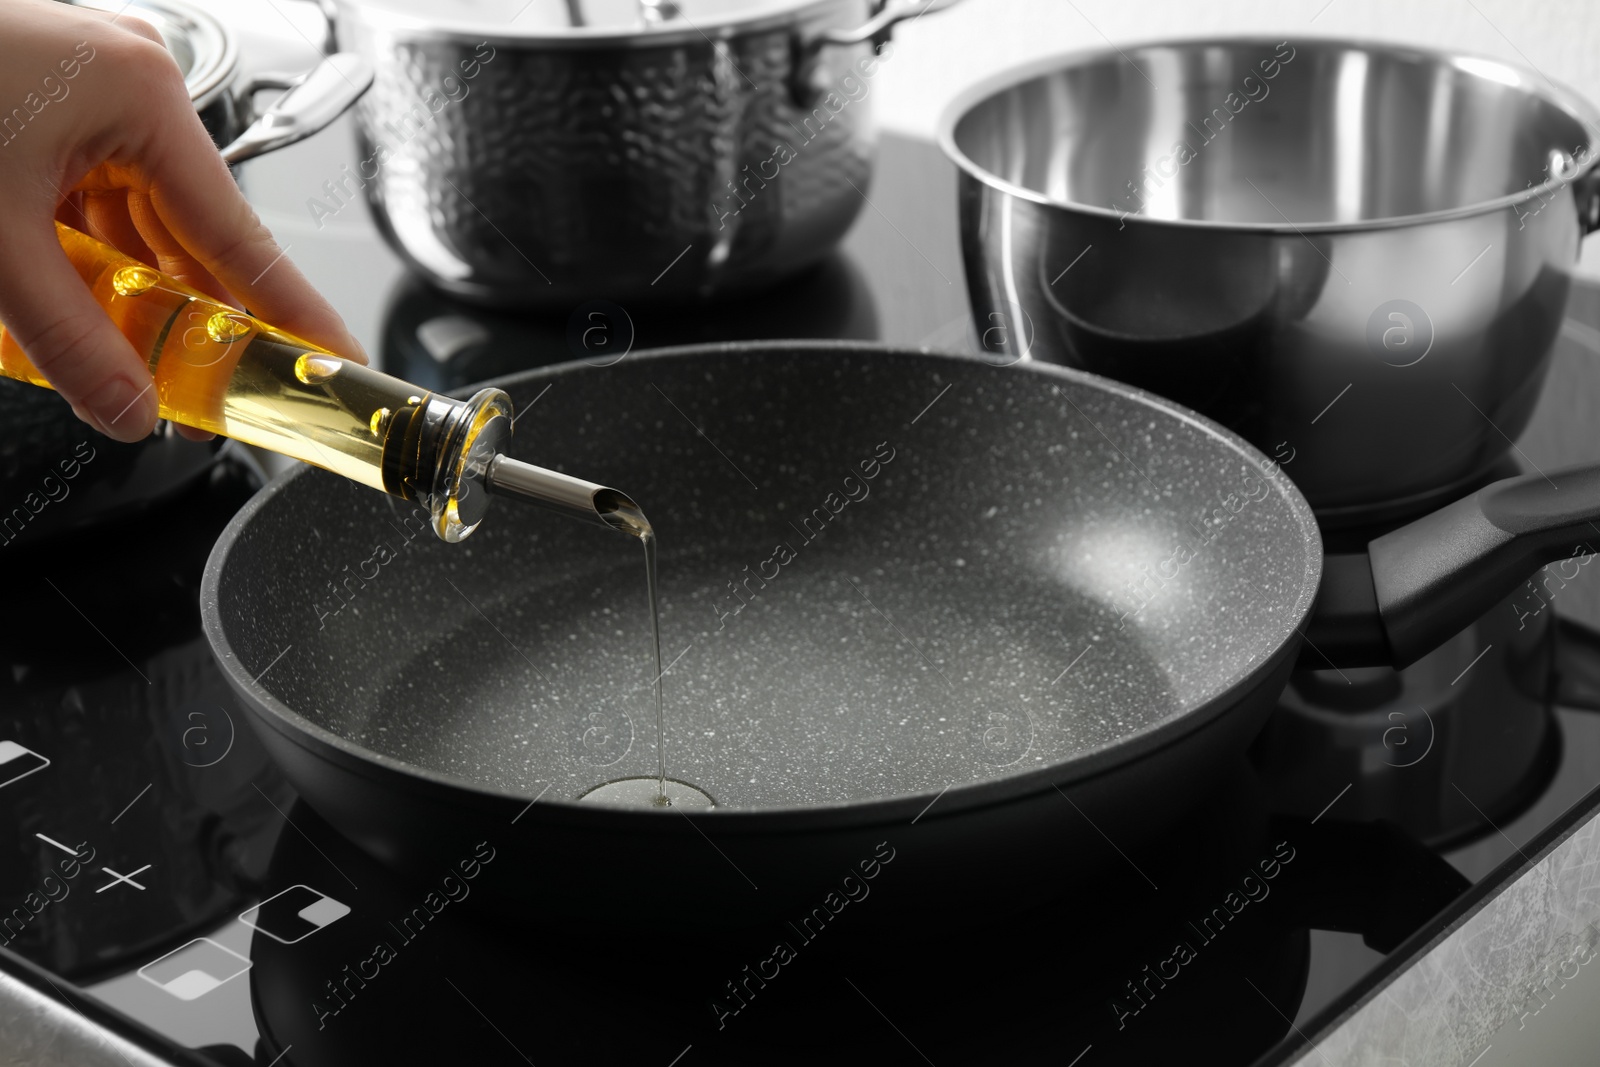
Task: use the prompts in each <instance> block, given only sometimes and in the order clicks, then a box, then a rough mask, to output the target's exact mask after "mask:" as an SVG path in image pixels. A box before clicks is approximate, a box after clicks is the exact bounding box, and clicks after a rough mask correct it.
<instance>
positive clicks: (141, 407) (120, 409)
mask: <svg viewBox="0 0 1600 1067" xmlns="http://www.w3.org/2000/svg"><path fill="white" fill-rule="evenodd" d="M85 406H86V407H88V409H89V414H91V415H93V416H94V419H95V421H96V422H98V423H99V424H100V430H101V432H102V433H104V434H105V435H106V436H107V437H112V438H115V439H116V440H118V441H137V440H139V439H140V438H142V437H145V436H147V435H148V434H149V433H150V430H151V428H152V427H153V426H154V425H155V421H156V407H157V405H156V397H155V383H154V382H148V383H146V384H145V385H143V386H138V385H134V384H133V383H132V382H130V381H128V380H127V379H126V378H113V379H112V380H111V381H109V382H106V383H105V384H104V385H102V386H101V387H100V388H99V389H96V390H95V391H94V393H93V394H92V395H90V397H89V399H88V401H87V402H86V405H85Z"/></svg>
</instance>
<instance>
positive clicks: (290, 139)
mask: <svg viewBox="0 0 1600 1067" xmlns="http://www.w3.org/2000/svg"><path fill="white" fill-rule="evenodd" d="M372 77H373V73H372V64H370V63H368V62H367V61H366V60H365V59H363V58H361V57H360V56H358V55H356V54H355V53H354V52H335V53H334V54H333V55H331V56H328V57H327V58H325V59H324V60H323V61H322V62H321V63H318V64H317V65H316V66H315V67H312V68H311V70H309V71H308V72H306V73H305V74H304V75H302V76H300V77H298V78H288V77H286V76H284V75H280V74H261V75H257V76H256V77H255V78H252V79H251V80H250V81H249V82H248V83H247V84H246V86H245V88H244V94H245V95H246V97H247V98H248V97H249V96H253V95H254V94H255V93H256V92H259V91H261V90H264V89H285V90H287V92H285V93H284V94H283V95H282V96H280V97H279V98H278V99H277V100H276V101H274V102H273V104H272V106H271V107H270V108H268V109H267V110H266V111H264V112H263V113H262V114H260V115H259V116H257V117H256V118H255V120H254V121H253V122H251V123H250V125H249V126H247V127H245V129H244V132H243V133H241V134H239V136H238V137H235V138H234V139H233V141H232V143H230V144H229V145H228V146H227V147H225V148H223V150H222V158H223V159H225V160H227V161H228V162H229V163H240V162H243V161H244V160H246V159H254V158H255V157H256V156H259V155H261V154H263V153H265V152H271V151H273V150H275V149H278V148H283V147H285V146H287V145H291V144H294V143H295V142H296V141H303V140H305V139H306V138H307V137H310V136H311V135H312V134H314V133H316V132H317V131H318V130H320V129H322V128H323V127H325V126H327V125H328V124H329V123H330V122H332V121H333V120H334V119H336V118H338V117H339V116H340V115H342V114H344V113H345V111H346V110H348V109H349V107H350V105H351V104H354V103H355V102H356V101H357V100H358V99H360V98H361V94H362V93H364V92H366V91H367V89H369V88H370V87H371V86H372Z"/></svg>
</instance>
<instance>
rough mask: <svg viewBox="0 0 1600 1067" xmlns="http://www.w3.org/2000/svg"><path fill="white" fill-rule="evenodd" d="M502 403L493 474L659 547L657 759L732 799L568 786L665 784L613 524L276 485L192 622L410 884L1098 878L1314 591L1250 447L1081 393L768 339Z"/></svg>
mask: <svg viewBox="0 0 1600 1067" xmlns="http://www.w3.org/2000/svg"><path fill="white" fill-rule="evenodd" d="M497 384H499V385H501V386H502V387H504V388H506V389H508V391H510V392H511V394H512V396H513V398H514V399H515V400H516V401H517V403H518V407H519V410H524V411H526V412H527V414H525V415H524V416H523V420H522V421H521V422H519V423H518V426H517V438H518V445H517V447H516V448H514V449H513V452H514V454H515V455H517V456H518V457H519V458H527V459H532V460H534V461H536V462H540V463H542V464H545V465H548V466H554V467H557V468H558V469H564V470H567V471H569V472H571V473H575V474H581V475H582V476H584V477H587V478H592V479H595V480H598V481H602V482H605V483H608V484H613V485H616V486H618V487H619V488H621V489H623V490H624V491H626V492H629V493H630V494H632V495H634V496H636V497H637V498H638V499H639V500H640V501H641V502H642V503H643V504H644V506H645V509H646V512H647V514H649V515H650V517H651V519H652V521H653V522H654V523H655V524H656V526H657V528H658V530H659V531H660V533H661V537H662V546H663V547H662V571H663V585H664V590H663V627H664V631H665V635H666V636H665V644H666V655H667V657H668V658H669V659H671V658H672V657H674V656H675V655H680V653H681V658H680V659H679V661H678V663H677V664H676V665H675V666H674V667H672V668H671V669H670V670H669V673H668V675H667V679H666V684H667V691H668V743H667V757H668V768H669V774H675V775H681V776H682V777H684V778H686V779H687V780H690V781H693V782H695V783H696V784H697V785H700V786H702V787H703V788H706V789H707V790H708V791H709V792H711V793H712V795H713V796H715V797H716V798H717V800H718V803H719V806H718V808H717V809H716V810H714V811H710V812H706V813H703V814H699V815H694V816H689V815H685V814H682V813H679V812H675V811H672V812H656V811H630V810H618V809H609V808H600V807H594V806H590V805H582V804H578V803H576V802H575V800H574V798H575V797H576V796H577V794H578V793H580V792H581V791H582V789H583V788H587V786H588V785H593V784H598V783H599V782H601V781H605V780H609V779H612V778H616V777H624V776H628V775H632V774H641V773H645V774H647V773H650V771H651V769H653V767H654V758H655V757H654V754H655V749H654V735H653V724H652V723H651V722H650V718H649V712H648V703H647V700H646V695H647V690H646V689H645V688H644V686H643V684H642V683H646V682H648V679H649V675H650V672H649V670H648V668H647V664H645V663H644V662H643V660H644V650H645V638H644V633H645V630H644V629H643V627H644V625H645V623H644V619H643V612H642V603H643V589H642V574H641V573H640V572H642V565H641V562H640V561H639V560H638V559H637V548H636V547H635V546H633V545H630V544H629V543H628V542H626V541H625V540H622V539H619V538H615V537H613V538H611V539H610V540H607V539H606V538H605V536H604V531H602V532H601V534H600V535H596V534H595V533H594V531H592V530H589V529H586V528H584V527H582V526H580V525H577V524H573V523H570V522H568V521H566V520H562V519H559V518H554V517H550V516H546V515H544V514H543V513H536V512H534V511H532V510H524V509H518V508H516V507H515V506H514V505H509V504H507V503H505V502H502V503H501V504H500V505H498V507H497V509H496V511H495V513H494V514H492V515H491V517H490V519H489V521H488V522H486V523H485V525H484V527H483V529H482V530H480V531H479V532H478V533H477V534H475V535H474V536H473V537H472V538H471V539H470V540H469V541H467V542H465V543H464V544H462V545H456V546H448V545H442V544H437V543H433V542H431V541H429V540H427V539H426V537H427V536H431V535H425V536H424V535H417V536H411V535H409V532H410V531H411V530H412V529H414V528H415V526H416V524H415V523H413V522H412V521H411V517H410V516H409V515H408V514H407V511H406V509H404V508H403V507H402V506H400V505H398V504H396V503H394V502H391V501H390V500H388V499H387V498H383V497H380V496H378V495H376V494H373V493H371V492H370V491H369V490H366V489H363V488H362V487H359V486H356V485H354V484H351V483H347V482H345V481H343V480H342V479H339V478H336V477H334V476H332V475H328V474H325V473H323V472H320V471H304V472H298V473H295V474H292V475H289V476H286V477H284V478H281V479H279V480H278V481H276V482H274V483H273V485H271V486H270V487H269V488H268V489H267V490H265V491H264V492H263V493H262V494H260V495H259V496H258V497H257V498H256V499H255V500H254V501H252V502H251V504H250V505H249V506H248V507H247V508H246V509H244V510H243V511H242V512H241V513H240V514H239V516H238V517H237V518H236V519H235V521H234V522H233V523H232V524H231V525H230V527H229V528H228V530H227V531H226V533H225V534H224V536H223V537H222V539H221V540H220V541H219V542H218V545H217V547H216V549H215V550H214V552H213V554H212V557H211V560H210V561H209V565H208V567H207V572H206V578H205V586H204V591H203V610H204V615H205V623H206V628H207V633H208V636H209V637H210V639H211V641H212V644H213V648H214V650H215V652H216V654H217V656H218V658H219V660H220V661H221V663H222V665H223V668H224V670H225V672H226V674H227V676H228V677H229V679H230V682H231V683H232V684H233V686H234V688H235V689H236V691H237V692H238V693H239V696H240V698H241V700H242V702H243V703H244V705H245V706H246V707H247V709H248V710H249V712H250V717H251V719H252V721H253V722H254V723H255V724H256V726H257V728H258V732H259V733H260V734H261V735H262V737H263V740H264V742H265V743H266V745H267V747H268V749H269V750H270V751H271V753H272V755H273V757H274V758H275V759H276V760H277V761H278V762H279V763H280V765H281V766H282V767H283V769H284V771H285V773H286V774H287V776H288V777H289V778H290V780H291V781H292V782H293V783H294V784H295V786H296V788H297V789H299V791H300V792H301V793H302V794H303V795H304V796H305V798H306V800H307V801H308V802H309V803H310V804H311V805H312V806H313V807H314V808H316V809H317V810H318V811H319V812H320V813H321V814H322V815H323V816H324V817H325V818H326V819H327V820H328V822H329V823H331V824H332V825H334V826H335V827H337V828H338V829H339V830H340V831H341V832H343V833H344V834H346V835H347V836H349V837H350V838H351V839H352V840H354V841H355V842H357V843H358V844H359V845H361V846H362V847H363V848H364V849H366V850H367V851H369V852H370V853H372V854H373V855H374V856H376V857H378V858H379V859H381V860H383V861H385V862H387V863H389V864H391V865H393V866H396V867H398V868H400V869H402V870H405V871H408V872H410V873H413V874H415V875H417V876H420V877H423V878H429V879H431V878H433V877H434V876H435V875H438V874H442V873H445V872H446V871H447V870H448V868H449V867H450V866H451V865H453V864H455V863H456V862H457V861H458V860H459V859H461V858H462V857H464V856H469V855H471V854H472V851H473V849H474V847H475V846H476V845H477V843H478V842H488V843H490V845H491V846H492V847H494V848H495V850H496V854H497V857H498V858H497V859H496V861H495V862H496V864H497V865H499V866H497V870H499V871H500V874H499V875H498V876H497V878H496V879H495V881H494V886H496V887H499V891H500V896H501V901H500V902H501V903H502V904H503V905H505V906H506V907H507V908H508V909H509V910H512V911H514V912H516V913H517V914H519V915H523V916H527V917H534V918H544V919H548V918H550V917H551V916H560V915H582V916H585V917H587V919H588V920H589V921H602V922H608V923H616V924H620V925H624V926H632V925H660V924H673V925H696V924H699V925H731V924H740V923H744V922H754V921H757V920H760V919H763V918H769V917H772V916H775V915H790V916H794V915H799V914H803V913H805V912H806V911H807V910H808V909H810V908H811V907H813V906H814V905H818V904H820V903H821V902H822V901H823V899H824V898H825V895H826V894H827V892H828V891H829V887H830V886H836V885H837V884H838V883H839V882H840V879H842V878H843V877H844V876H845V875H847V874H850V873H851V872H852V871H856V872H858V873H859V871H860V867H861V865H862V863H863V862H864V861H866V862H870V861H873V860H874V859H875V858H879V861H880V862H881V857H882V856H884V855H886V854H892V855H893V856H894V857H895V858H894V859H893V861H892V866H891V868H890V869H892V870H893V871H894V872H895V877H896V879H897V880H900V881H901V882H902V883H903V884H904V885H905V886H906V887H908V888H909V887H911V886H913V885H914V886H916V887H918V888H917V890H916V891H915V892H907V893H905V894H904V895H903V896H901V898H900V905H899V906H898V907H897V909H896V911H897V914H898V915H900V916H903V917H905V918H908V919H914V918H917V917H926V913H927V911H929V910H931V911H932V912H934V913H935V914H937V915H939V916H942V917H943V918H945V919H947V920H955V919H960V918H962V916H963V914H964V915H965V918H966V919H968V920H972V921H981V914H979V913H978V911H975V910H973V909H983V908H991V907H993V906H995V905H996V904H1002V905H1005V904H1021V903H1025V902H1026V900H1027V898H1028V897H1030V896H1045V895H1054V894H1056V893H1059V892H1060V891H1061V890H1062V889H1063V888H1064V887H1070V886H1072V885H1082V884H1084V883H1085V882H1087V881H1089V880H1091V879H1092V872H1093V869H1094V868H1095V866H1096V865H1097V864H1098V863H1100V862H1104V861H1105V860H1106V859H1107V858H1109V859H1110V861H1111V862H1121V861H1120V860H1118V859H1117V857H1116V855H1115V853H1114V852H1113V851H1112V849H1111V847H1109V846H1108V839H1109V840H1110V841H1111V842H1114V843H1115V846H1116V847H1117V848H1123V849H1125V848H1132V847H1134V846H1135V845H1136V843H1137V842H1138V841H1139V840H1140V839H1142V838H1143V837H1145V836H1146V834H1147V833H1148V832H1150V831H1152V830H1153V829H1155V828H1158V827H1160V826H1161V825H1162V824H1163V823H1165V822H1170V821H1171V820H1172V819H1173V818H1175V817H1176V816H1177V814H1178V813H1179V812H1180V811H1181V809H1182V808H1183V806H1184V805H1185V804H1186V803H1188V802H1189V801H1191V800H1192V799H1193V798H1195V797H1197V796H1198V795H1200V793H1201V792H1202V791H1203V790H1204V789H1205V788H1206V787H1207V785H1208V784H1209V783H1211V782H1212V781H1213V780H1214V779H1215V776H1216V775H1217V774H1218V773H1221V768H1224V767H1226V766H1228V765H1230V760H1229V756H1230V755H1235V754H1237V753H1238V752H1240V751H1242V750H1243V748H1244V747H1245V746H1246V745H1248V743H1249V742H1250V740H1251V739H1252V738H1253V737H1254V735H1255V733H1256V731H1257V730H1258V728H1259V726H1260V725H1261V723H1262V721H1264V719H1265V717H1266V716H1267V715H1268V714H1269V712H1270V711H1271V709H1272V707H1273V705H1274V702H1275V700H1276V697H1277V695H1278V692H1279V690H1280V689H1281V686H1282V684H1283V683H1284V682H1285V680H1286V679H1287V677H1288V673H1289V671H1290V669H1291V668H1292V666H1293V663H1294V659H1295V655H1296V653H1297V652H1298V644H1299V637H1298V631H1299V629H1300V627H1301V626H1302V625H1303V623H1304V621H1305V618H1306V616H1307V614H1308V612H1309V610H1310V607H1311V603H1312V599H1313V597H1314V595H1315V592H1316V589H1317V583H1318V579H1319V576H1320V567H1321V544H1320V540H1319V538H1318V535H1317V531H1316V526H1315V523H1314V522H1313V520H1312V517H1311V514H1310V511H1309V509H1308V508H1307V506H1306V505H1305V502H1304V500H1303V498H1301V497H1300V495H1299V494H1298V492H1297V491H1296V490H1295V489H1294V488H1293V486H1292V485H1291V484H1290V483H1289V482H1288V480H1287V479H1286V478H1285V477H1283V476H1282V475H1281V474H1279V473H1277V472H1276V471H1275V470H1273V469H1271V466H1270V463H1269V462H1268V461H1266V460H1265V459H1264V458H1263V457H1261V456H1260V455H1259V454H1258V453H1256V452H1254V451H1253V450H1252V449H1250V448H1249V446H1248V445H1246V444H1244V443H1243V442H1242V441H1240V440H1239V439H1238V438H1236V437H1234V436H1233V435H1231V434H1229V433H1227V432H1226V431H1223V430H1220V429H1218V428H1217V427H1215V426H1214V425H1213V424H1211V423H1208V422H1206V421H1205V420H1203V419H1200V418H1198V417H1196V416H1193V415H1190V414H1189V413H1187V412H1184V411H1183V410H1182V409H1179V408H1176V407H1175V406H1173V405H1171V404H1170V403H1168V402H1166V401H1162V400H1159V399H1157V398H1154V397H1151V396H1149V395H1147V394H1143V393H1140V392H1138V391H1136V390H1132V389H1129V388H1127V387H1124V386H1121V385H1117V384H1115V383H1111V382H1109V381H1105V380H1103V379H1098V378H1095V377H1092V376H1089V375H1084V374H1080V373H1075V372H1071V371H1065V370H1062V369H1059V368H1052V367H1041V366H1030V365H1020V366H1016V367H1010V368H995V367H991V366H988V365H986V364H984V363H981V362H978V361H975V360H966V359H961V358H956V357H945V356H934V355H927V354H918V353H911V352H903V351H894V350H889V349H882V348H874V347H871V346H861V345H853V344H804V345H801V344H782V343H780V344H768V345H740V346H715V347H705V348H692V349H678V350H670V351H666V352H662V353H658V354H654V355H641V356H633V357H630V358H629V359H627V360H625V361H623V362H622V363H620V364H617V365H616V366H613V367H609V368H593V367H586V366H583V365H579V364H575V365H568V366H564V367H557V368H550V369H547V370H541V371H536V372H532V373H529V374H526V375H519V376H517V377H515V378H512V379H506V380H503V381H501V382H499V383H497ZM547 387H548V392H546V389H547ZM530 405H531V406H530ZM891 453H892V458H888V459H886V460H882V459H880V461H879V462H877V464H876V466H877V469H876V471H875V472H874V473H873V475H872V477H871V478H870V479H867V478H866V476H865V471H866V470H868V469H870V467H871V464H870V463H867V465H866V466H863V462H864V461H870V460H872V459H873V457H884V456H889V455H890V454H891ZM847 479H853V481H847ZM869 481H870V485H868V484H866V483H868V482H869ZM753 486H758V487H759V488H754V487H753ZM830 493H833V494H834V497H833V498H830V496H829V494H830ZM845 494H854V495H855V496H859V497H860V499H854V497H852V499H850V500H848V501H846V500H844V495H845ZM835 505H838V506H839V510H838V511H836V512H835V511H833V510H832V508H833V507H834V506H835ZM817 508H824V509H827V510H826V513H825V514H824V515H823V517H821V518H816V517H813V518H812V519H811V520H810V521H809V522H806V521H803V519H802V517H803V516H806V515H815V514H816V509H817ZM852 509H854V510H852ZM786 526H787V527H789V528H790V529H792V530H793V531H794V532H793V533H792V534H786V533H783V532H782V531H783V529H784V528H785V527H786ZM823 526H826V527H827V528H826V529H822V527H823ZM818 530H820V531H821V532H817V531H818ZM811 533H815V534H816V536H814V537H807V534H811ZM785 538H786V539H787V542H789V543H791V553H792V555H793V556H794V558H793V559H791V560H790V561H789V562H788V563H785V564H775V563H773V562H771V561H772V560H773V559H774V558H775V557H774V555H773V541H774V540H782V539H785ZM380 546H381V547H380ZM958 561H959V562H958ZM746 563H747V564H748V566H749V567H750V571H749V572H747V571H745V570H744V565H745V564H746ZM774 567H776V568H777V570H776V574H775V575H774V570H773V568H774ZM749 573H759V574H763V575H774V576H773V577H771V579H770V580H768V581H760V580H758V581H756V582H751V581H750V580H749V578H748V574H749ZM674 575H677V576H678V577H677V578H675V577H674ZM722 579H725V580H722ZM729 583H734V584H740V583H743V584H742V588H743V589H745V590H746V591H747V593H748V594H749V599H748V600H746V599H744V598H743V597H742V596H739V595H738V594H737V593H736V592H729V591H728V589H727V588H726V587H727V586H728V585H729ZM734 605H739V610H737V611H735V610H734ZM607 609H610V610H611V611H612V612H614V614H607V613H606V612H607ZM619 692H620V693H621V694H622V695H620V696H619V695H618V694H619ZM840 694H844V697H843V698H841V697H840ZM730 698H731V699H730ZM835 705H837V706H835ZM625 738H626V739H627V740H628V741H629V743H628V744H626V745H624V744H623V743H622V741H623V740H624V739H625ZM747 775H748V777H746V776H747ZM508 872H509V873H508ZM490 888H491V887H490V886H487V885H486V886H485V887H484V889H485V890H486V891H487V890H489V889H490ZM481 895H482V896H485V897H487V896H490V895H491V893H489V892H484V893H482V894H481Z"/></svg>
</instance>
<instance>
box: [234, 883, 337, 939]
mask: <svg viewBox="0 0 1600 1067" xmlns="http://www.w3.org/2000/svg"><path fill="white" fill-rule="evenodd" d="M349 914H350V905H348V904H346V903H344V902H343V901H340V900H335V899H333V898H332V897H330V896H328V894H326V893H323V892H321V891H319V890H316V889H312V888H311V887H310V886H308V885H292V886H290V887H289V888H288V889H285V890H283V891H282V892H281V893H276V894H274V895H272V896H270V897H268V898H267V899H266V900H263V901H262V902H261V903H259V904H257V905H256V906H255V907H253V908H247V909H246V910H245V911H244V912H243V913H242V914H241V915H240V916H239V921H240V922H242V923H244V924H245V925H246V926H248V927H251V928H252V929H255V930H259V931H260V932H261V933H263V934H266V935H267V936H268V937H270V938H272V940H274V941H278V942H281V943H282V944H285V945H292V944H294V943H295V942H296V941H304V940H305V939H306V938H308V937H310V936H311V935H312V934H314V933H316V932H317V931H318V930H320V929H322V928H323V927H324V926H328V925H329V924H331V923H334V922H337V921H338V920H340V919H342V918H344V917H345V916H346V915H349Z"/></svg>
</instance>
